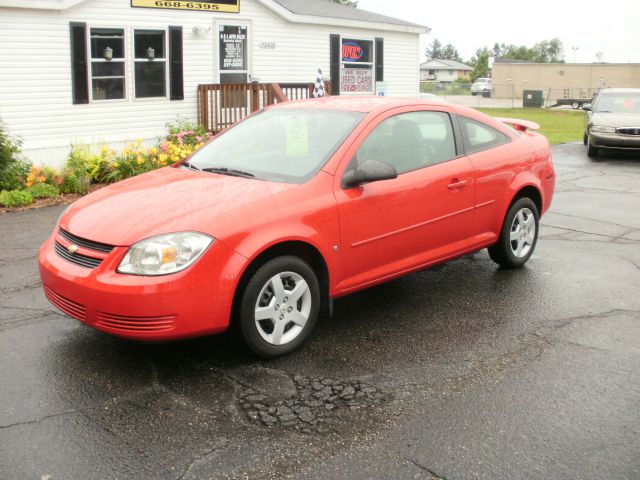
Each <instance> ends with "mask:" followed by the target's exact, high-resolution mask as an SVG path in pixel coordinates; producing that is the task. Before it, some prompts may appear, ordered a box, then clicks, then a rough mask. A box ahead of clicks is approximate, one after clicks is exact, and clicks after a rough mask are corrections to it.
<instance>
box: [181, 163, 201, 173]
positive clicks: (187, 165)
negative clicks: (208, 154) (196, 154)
mask: <svg viewBox="0 0 640 480" xmlns="http://www.w3.org/2000/svg"><path fill="white" fill-rule="evenodd" d="M182 166H183V167H186V168H190V169H191V170H196V171H198V172H199V171H200V169H199V168H198V167H196V166H195V165H191V164H190V163H189V162H182Z"/></svg>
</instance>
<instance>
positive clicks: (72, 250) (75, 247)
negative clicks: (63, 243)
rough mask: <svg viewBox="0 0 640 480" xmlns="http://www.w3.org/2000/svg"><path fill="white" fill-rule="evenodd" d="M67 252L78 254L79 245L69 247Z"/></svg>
mask: <svg viewBox="0 0 640 480" xmlns="http://www.w3.org/2000/svg"><path fill="white" fill-rule="evenodd" d="M67 251H68V252H69V253H70V254H71V255H73V254H74V253H76V252H77V251H78V245H69V246H68V247H67Z"/></svg>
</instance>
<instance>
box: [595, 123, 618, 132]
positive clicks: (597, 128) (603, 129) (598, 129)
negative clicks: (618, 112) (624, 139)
mask: <svg viewBox="0 0 640 480" xmlns="http://www.w3.org/2000/svg"><path fill="white" fill-rule="evenodd" d="M591 131H592V132H594V133H616V129H615V128H613V127H601V126H600V125H593V126H592V127H591Z"/></svg>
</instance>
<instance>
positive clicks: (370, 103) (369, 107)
mask: <svg viewBox="0 0 640 480" xmlns="http://www.w3.org/2000/svg"><path fill="white" fill-rule="evenodd" d="M415 105H425V106H429V105H438V106H440V105H442V106H449V107H450V106H451V104H450V103H448V102H446V101H444V100H436V99H434V98H398V97H395V98H392V97H374V96H365V97H341V96H331V97H324V98H311V99H306V100H295V101H292V102H284V103H278V104H276V105H273V106H272V107H270V108H317V109H324V110H343V111H350V112H362V113H371V112H373V111H375V110H389V109H391V108H398V107H406V106H415Z"/></svg>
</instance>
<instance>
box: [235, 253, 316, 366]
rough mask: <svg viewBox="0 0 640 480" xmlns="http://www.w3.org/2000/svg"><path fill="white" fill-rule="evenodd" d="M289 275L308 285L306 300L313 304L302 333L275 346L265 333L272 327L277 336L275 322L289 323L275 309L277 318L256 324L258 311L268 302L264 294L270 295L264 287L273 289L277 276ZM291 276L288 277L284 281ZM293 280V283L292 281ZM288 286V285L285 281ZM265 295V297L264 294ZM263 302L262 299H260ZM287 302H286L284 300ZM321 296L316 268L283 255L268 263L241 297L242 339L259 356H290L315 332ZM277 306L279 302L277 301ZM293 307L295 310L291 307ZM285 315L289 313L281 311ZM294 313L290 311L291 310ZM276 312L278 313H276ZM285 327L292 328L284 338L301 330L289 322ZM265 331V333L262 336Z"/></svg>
mask: <svg viewBox="0 0 640 480" xmlns="http://www.w3.org/2000/svg"><path fill="white" fill-rule="evenodd" d="M287 273H293V274H296V275H298V276H300V277H301V278H302V279H304V281H305V282H306V284H307V286H308V292H309V294H310V295H309V296H307V297H305V298H306V301H308V302H310V307H308V310H309V312H308V318H307V321H306V324H305V325H304V326H303V327H301V330H300V331H299V333H298V334H297V336H296V337H295V338H293V339H292V340H291V341H289V342H287V343H284V344H279V345H277V344H273V343H271V342H269V341H267V340H266V339H265V338H264V337H263V336H262V334H268V332H266V331H265V330H268V328H269V325H270V324H271V325H273V330H272V334H275V329H276V326H275V322H276V321H277V320H278V319H280V320H282V321H283V322H287V321H288V319H284V320H283V317H284V315H282V316H280V315H279V312H280V310H275V307H274V315H275V317H277V318H274V319H273V320H269V319H267V320H264V321H262V322H257V321H256V308H258V307H259V305H260V304H259V301H260V302H265V301H266V300H265V295H269V293H268V292H264V289H265V288H270V287H269V285H270V282H271V280H272V279H273V278H274V277H276V276H278V275H281V274H282V275H283V276H284V275H287ZM287 278H289V279H290V280H291V279H292V277H285V280H287ZM291 281H293V280H291ZM283 283H285V282H283ZM287 288H288V286H287V285H286V284H285V285H284V292H285V294H286V293H287V292H291V290H290V289H289V290H288V289H287ZM261 293H262V295H261ZM272 295H273V296H272V297H271V299H273V298H275V297H276V295H275V293H272ZM261 299H262V300H261ZM285 300H286V299H285ZM321 300H322V296H321V294H320V284H319V282H318V278H317V276H316V274H315V272H314V271H313V269H312V268H311V267H310V266H309V265H308V264H307V263H306V262H305V261H303V260H301V259H300V258H298V257H294V256H282V257H276V258H274V259H272V260H269V261H268V262H266V263H265V264H264V265H262V266H261V267H260V268H259V269H258V270H257V271H256V272H255V273H254V274H253V275H252V276H251V278H250V279H249V281H248V282H247V284H246V287H245V288H244V291H243V292H242V297H241V301H240V308H239V312H238V313H239V316H238V319H237V320H238V322H239V326H240V333H241V335H242V338H243V339H244V341H245V343H246V344H247V346H248V347H249V348H250V349H251V350H252V351H253V352H254V353H256V354H257V355H259V356H261V357H264V358H275V357H279V356H281V355H287V354H288V353H291V352H293V351H294V350H296V349H297V348H298V347H300V345H302V343H304V341H305V340H306V339H307V337H308V336H309V334H310V333H311V332H312V331H313V329H314V327H315V325H316V323H317V321H318V316H319V312H320V304H321ZM302 301H303V300H302V299H301V300H300V301H299V302H296V305H295V309H296V311H297V310H299V308H300V307H299V306H300V305H301V302H302ZM275 303H277V300H276V302H275ZM285 304H286V301H283V303H282V308H284V306H285ZM289 308H294V307H291V306H290V307H289ZM282 311H283V312H284V314H285V315H286V311H285V310H282ZM289 311H291V310H289ZM275 312H278V314H276V313H275ZM283 328H289V330H284V334H283V338H284V336H286V335H287V334H288V332H290V331H292V330H293V329H294V328H296V329H299V327H298V326H297V325H296V324H295V323H293V322H291V323H286V326H285V327H283ZM261 332H262V334H261Z"/></svg>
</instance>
